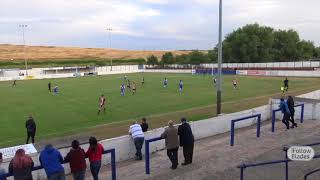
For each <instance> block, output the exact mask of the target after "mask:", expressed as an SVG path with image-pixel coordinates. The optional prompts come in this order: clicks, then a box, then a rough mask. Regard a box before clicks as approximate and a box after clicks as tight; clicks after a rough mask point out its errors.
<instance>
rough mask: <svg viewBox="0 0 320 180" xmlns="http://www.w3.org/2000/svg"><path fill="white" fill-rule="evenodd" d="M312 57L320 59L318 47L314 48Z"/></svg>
mask: <svg viewBox="0 0 320 180" xmlns="http://www.w3.org/2000/svg"><path fill="white" fill-rule="evenodd" d="M314 57H315V58H320V47H317V48H315V50H314Z"/></svg>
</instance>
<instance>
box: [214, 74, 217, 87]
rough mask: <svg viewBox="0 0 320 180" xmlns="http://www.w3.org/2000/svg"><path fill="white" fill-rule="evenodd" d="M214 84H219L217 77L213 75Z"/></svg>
mask: <svg viewBox="0 0 320 180" xmlns="http://www.w3.org/2000/svg"><path fill="white" fill-rule="evenodd" d="M213 84H214V86H217V78H216V77H215V76H214V77H213Z"/></svg>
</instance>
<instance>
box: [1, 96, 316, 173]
mask: <svg viewBox="0 0 320 180" xmlns="http://www.w3.org/2000/svg"><path fill="white" fill-rule="evenodd" d="M299 97H303V98H312V99H320V90H318V91H314V92H311V93H307V94H304V95H301V96H299ZM272 101H274V102H272V103H271V104H272V105H270V104H269V105H264V106H260V107H256V108H253V109H249V110H245V111H241V112H237V113H232V114H225V115H222V116H218V117H213V118H209V119H205V120H200V121H195V122H190V125H191V128H192V130H193V133H194V136H195V139H196V140H199V139H201V138H206V137H210V136H214V135H217V134H221V133H226V132H229V131H230V124H231V120H233V119H237V118H241V117H245V116H251V115H254V114H261V118H262V119H261V120H262V121H265V120H268V119H270V118H271V107H272V108H273V109H277V108H278V100H272ZM315 113H316V114H315ZM319 113H320V105H319V104H315V105H313V104H308V103H307V104H306V105H305V120H312V119H313V120H319V118H320V116H319V115H320V114H319ZM299 117H300V108H299V109H297V111H296V118H297V119H299ZM280 118H281V113H280V112H279V113H277V119H280ZM254 124H256V119H255V118H253V119H251V120H247V121H241V122H238V123H236V126H235V128H236V129H238V128H242V127H247V126H251V125H254ZM270 130H271V124H270ZM163 131H164V128H158V129H153V130H151V131H148V132H147V133H146V134H145V136H146V139H150V138H155V137H159V136H160V134H161V133H162V132H163ZM70 143H71V142H70ZM100 143H101V144H103V146H104V147H105V149H111V148H115V149H116V161H117V162H119V161H125V160H128V159H132V158H134V156H135V147H134V143H133V140H132V138H131V137H130V136H129V135H125V136H121V137H116V138H112V139H106V140H102V141H100ZM82 148H84V149H85V150H86V149H87V148H88V144H85V145H82ZM164 148H165V144H164V140H161V141H157V142H153V143H151V146H150V151H151V153H153V152H156V151H159V150H163V149H164ZM69 150H70V148H62V149H59V151H60V152H61V154H62V155H63V156H66V154H67V153H68V152H69ZM39 151H40V150H39ZM142 152H143V154H144V147H143V150H142ZM38 156H39V155H38V154H33V155H32V158H33V160H34V162H35V165H39V160H38ZM9 161H10V159H6V160H5V162H4V166H5V167H6V168H7V167H8V163H9ZM109 163H110V155H105V156H104V158H103V164H109ZM64 167H65V170H66V173H70V169H69V165H68V164H66V165H64ZM33 174H34V177H35V178H36V179H45V173H44V170H39V171H35V172H33Z"/></svg>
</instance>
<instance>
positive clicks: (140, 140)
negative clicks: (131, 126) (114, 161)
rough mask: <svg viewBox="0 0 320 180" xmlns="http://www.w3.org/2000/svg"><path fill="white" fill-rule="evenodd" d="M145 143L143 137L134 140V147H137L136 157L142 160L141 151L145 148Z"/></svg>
mask: <svg viewBox="0 0 320 180" xmlns="http://www.w3.org/2000/svg"><path fill="white" fill-rule="evenodd" d="M143 142H144V138H143V137H138V138H135V139H134V145H135V146H136V150H137V152H136V157H137V158H138V159H140V160H142V153H141V149H142V146H143Z"/></svg>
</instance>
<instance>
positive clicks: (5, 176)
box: [0, 149, 117, 180]
mask: <svg viewBox="0 0 320 180" xmlns="http://www.w3.org/2000/svg"><path fill="white" fill-rule="evenodd" d="M108 153H111V170H112V180H116V179H117V177H116V151H115V149H108V150H105V151H103V153H102V154H108ZM67 163H69V162H63V163H62V164H67ZM40 169H43V167H42V166H41V165H39V166H35V167H33V168H32V171H37V170H40ZM10 176H12V173H6V174H3V175H0V178H7V177H10Z"/></svg>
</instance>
